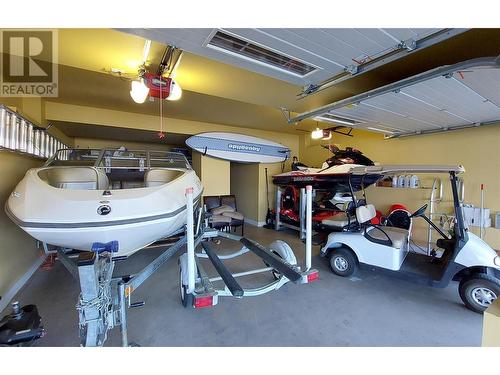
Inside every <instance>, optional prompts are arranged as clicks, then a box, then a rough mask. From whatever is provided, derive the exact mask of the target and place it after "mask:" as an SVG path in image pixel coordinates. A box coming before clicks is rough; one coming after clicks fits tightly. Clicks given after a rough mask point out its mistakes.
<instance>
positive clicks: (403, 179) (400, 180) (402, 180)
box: [398, 174, 405, 188]
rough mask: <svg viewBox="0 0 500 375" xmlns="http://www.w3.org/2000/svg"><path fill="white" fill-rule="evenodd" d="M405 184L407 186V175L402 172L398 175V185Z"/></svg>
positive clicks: (402, 185)
mask: <svg viewBox="0 0 500 375" xmlns="http://www.w3.org/2000/svg"><path fill="white" fill-rule="evenodd" d="M404 186H405V176H404V175H402V174H401V175H399V176H398V187H400V188H402V187H404Z"/></svg>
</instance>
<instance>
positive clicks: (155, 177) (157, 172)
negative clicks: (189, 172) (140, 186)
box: [144, 169, 183, 187]
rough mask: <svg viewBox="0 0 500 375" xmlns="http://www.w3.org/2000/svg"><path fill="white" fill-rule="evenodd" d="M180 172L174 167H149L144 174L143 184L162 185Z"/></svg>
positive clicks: (150, 185)
mask: <svg viewBox="0 0 500 375" xmlns="http://www.w3.org/2000/svg"><path fill="white" fill-rule="evenodd" d="M182 173H183V172H182V171H176V170H174V169H150V170H148V171H146V173H145V174H144V185H146V187H153V186H160V185H164V184H167V183H169V182H171V181H173V180H175V179H176V178H177V177H179V176H181V175H182Z"/></svg>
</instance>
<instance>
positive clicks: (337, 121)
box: [313, 113, 358, 126]
mask: <svg viewBox="0 0 500 375" xmlns="http://www.w3.org/2000/svg"><path fill="white" fill-rule="evenodd" d="M313 120H316V121H324V122H330V123H335V124H342V125H348V126H352V125H356V124H358V122H357V121H354V120H351V119H348V118H342V117H337V116H332V115H330V114H328V113H325V114H324V115H323V116H317V117H314V118H313Z"/></svg>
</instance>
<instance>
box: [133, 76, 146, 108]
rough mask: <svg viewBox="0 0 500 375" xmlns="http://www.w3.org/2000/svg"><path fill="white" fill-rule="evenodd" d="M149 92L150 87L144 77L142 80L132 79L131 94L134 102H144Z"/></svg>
mask: <svg viewBox="0 0 500 375" xmlns="http://www.w3.org/2000/svg"><path fill="white" fill-rule="evenodd" d="M148 94H149V88H148V87H147V86H146V85H145V84H144V80H143V79H142V78H141V79H140V80H135V81H132V85H131V90H130V96H131V97H132V99H133V100H134V102H136V103H138V104H142V103H144V102H145V101H146V98H147V97H148Z"/></svg>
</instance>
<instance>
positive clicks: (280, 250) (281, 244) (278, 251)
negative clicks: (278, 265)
mask: <svg viewBox="0 0 500 375" xmlns="http://www.w3.org/2000/svg"><path fill="white" fill-rule="evenodd" d="M269 250H270V251H271V253H273V254H274V255H276V256H277V257H279V258H281V259H283V260H284V261H285V262H287V263H288V264H291V265H292V266H295V265H296V264H297V258H295V254H294V253H293V250H292V248H291V247H290V245H288V244H287V243H286V242H285V241H282V240H276V241H274V242H273V243H272V244H271V245H269ZM264 263H265V264H266V266H267V267H269V264H267V263H266V262H264ZM271 273H272V274H273V277H274V278H275V279H276V280H278V279H279V278H280V277H281V273H280V272H278V271H276V270H274V269H273V270H272V271H271Z"/></svg>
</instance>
